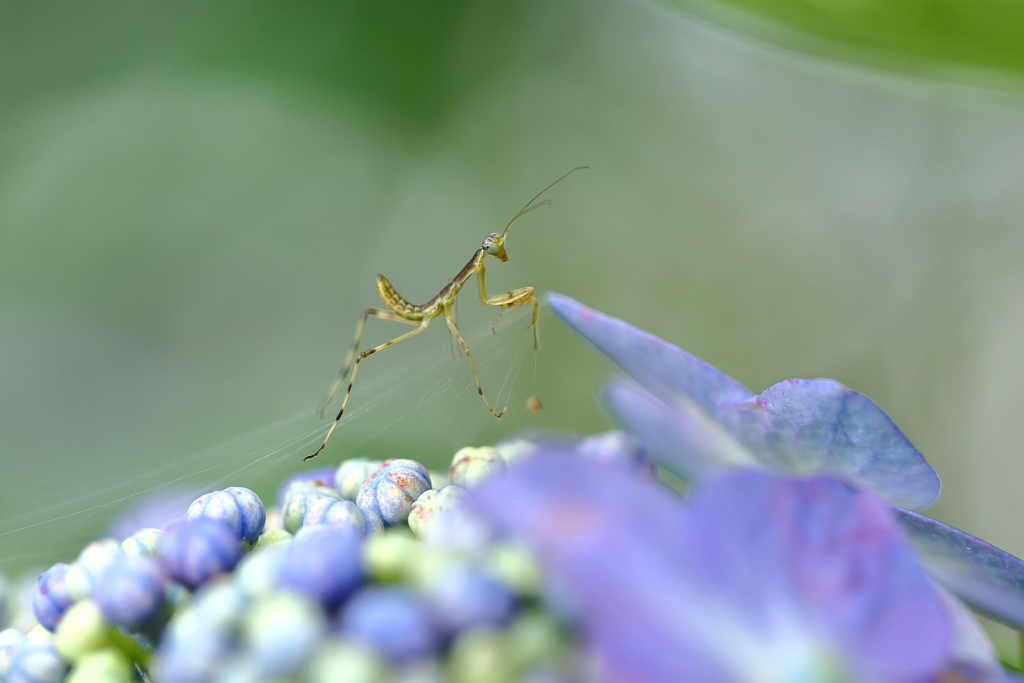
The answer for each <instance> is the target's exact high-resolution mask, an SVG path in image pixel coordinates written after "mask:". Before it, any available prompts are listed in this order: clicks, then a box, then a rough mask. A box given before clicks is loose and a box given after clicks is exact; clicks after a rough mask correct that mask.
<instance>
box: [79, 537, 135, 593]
mask: <svg viewBox="0 0 1024 683" xmlns="http://www.w3.org/2000/svg"><path fill="white" fill-rule="evenodd" d="M123 557H124V551H123V550H121V544H120V543H118V542H117V541H115V540H114V539H112V538H104V539H100V540H98V541H93V542H92V543H90V544H89V545H87V546H85V549H83V550H82V552H81V553H79V555H78V559H76V560H75V561H74V563H73V564H72V565H71V566H70V567H69V568H68V575H67V578H66V579H65V584H66V586H67V591H68V595H69V596H71V598H72V599H73V600H81V599H82V598H87V597H89V596H90V595H92V589H93V587H94V586H95V585H96V582H98V581H99V580H100V577H101V576H102V575H103V572H105V571H106V570H107V567H109V566H110V565H112V564H113V563H114V562H117V561H118V560H120V559H122V558H123Z"/></svg>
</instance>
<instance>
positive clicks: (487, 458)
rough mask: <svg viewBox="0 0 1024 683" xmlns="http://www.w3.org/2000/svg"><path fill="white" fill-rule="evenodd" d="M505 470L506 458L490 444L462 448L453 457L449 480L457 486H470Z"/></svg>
mask: <svg viewBox="0 0 1024 683" xmlns="http://www.w3.org/2000/svg"><path fill="white" fill-rule="evenodd" d="M504 471H505V460H504V459H503V458H502V457H501V455H499V454H498V451H497V450H496V449H494V448H492V447H490V446H483V447H481V448H473V447H472V446H467V447H466V448H461V449H459V451H458V452H457V453H456V454H455V457H454V458H452V466H451V467H449V468H448V480H449V481H450V482H451V483H452V484H454V485H455V486H462V487H464V488H470V487H472V486H476V485H477V484H479V483H480V482H481V481H483V480H484V479H486V478H487V477H489V476H491V475H492V474H496V473H498V472H504Z"/></svg>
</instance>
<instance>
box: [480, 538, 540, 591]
mask: <svg viewBox="0 0 1024 683" xmlns="http://www.w3.org/2000/svg"><path fill="white" fill-rule="evenodd" d="M486 568H487V572H488V573H489V574H490V575H491V576H493V577H494V578H496V579H497V580H498V581H500V582H501V583H502V584H504V585H505V586H507V587H508V588H509V590H512V591H513V592H515V593H518V594H519V595H537V594H538V593H539V592H540V590H541V585H542V583H543V576H542V574H541V569H540V565H539V564H538V563H537V559H536V558H535V557H534V556H533V555H532V554H531V553H530V551H528V550H527V549H526V548H524V547H522V546H520V545H514V544H510V543H498V544H495V545H494V546H492V548H491V552H490V553H489V555H488V557H487V562H486Z"/></svg>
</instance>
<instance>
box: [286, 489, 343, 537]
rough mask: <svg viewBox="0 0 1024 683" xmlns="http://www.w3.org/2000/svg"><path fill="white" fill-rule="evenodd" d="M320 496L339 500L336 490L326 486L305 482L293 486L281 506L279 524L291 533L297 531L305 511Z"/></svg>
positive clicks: (304, 516) (300, 526)
mask: <svg viewBox="0 0 1024 683" xmlns="http://www.w3.org/2000/svg"><path fill="white" fill-rule="evenodd" d="M321 498H331V499H333V500H340V497H339V496H338V492H337V491H335V490H334V489H332V488H328V487H326V486H314V485H309V484H306V485H303V486H298V487H295V488H294V490H292V492H291V493H290V494H289V495H288V498H287V500H285V502H284V506H283V507H282V508H281V526H282V527H283V528H284V530H285V531H287V532H288V533H291V534H294V533H297V532H298V530H299V529H301V528H302V521H303V520H304V519H305V518H306V512H308V511H309V508H310V507H312V506H313V503H315V502H316V501H318V500H320V499H321Z"/></svg>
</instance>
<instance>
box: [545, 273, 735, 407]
mask: <svg viewBox="0 0 1024 683" xmlns="http://www.w3.org/2000/svg"><path fill="white" fill-rule="evenodd" d="M545 300H546V301H547V303H548V305H549V306H551V310H553V311H554V312H555V314H556V315H557V316H558V317H559V318H561V319H562V320H564V321H565V322H566V324H568V325H569V327H571V328H572V329H573V330H575V331H576V333H577V334H579V335H580V336H581V337H583V338H584V339H586V340H587V341H588V342H590V343H591V344H593V345H594V347H595V348H597V350H598V351H600V352H601V353H603V354H604V355H605V356H607V357H608V359H609V360H611V361H612V362H613V363H615V364H616V365H617V366H619V368H620V369H621V370H622V371H623V372H625V373H626V374H627V375H629V376H630V377H632V378H633V379H634V380H635V381H636V382H637V383H639V384H641V385H642V386H644V387H645V388H646V389H648V390H649V391H651V392H653V393H654V394H655V395H656V396H658V397H659V398H661V399H662V400H664V401H666V402H668V403H671V402H672V401H673V400H674V399H675V398H677V397H678V396H680V395H682V396H685V397H686V398H687V399H689V400H690V401H693V402H694V403H696V404H697V406H698V407H699V408H701V409H702V410H704V411H705V412H707V413H709V414H714V412H715V407H716V406H717V405H718V404H720V403H722V402H724V401H742V400H744V399H748V398H750V397H752V396H753V394H752V393H750V391H749V390H748V389H747V388H746V387H744V386H743V385H742V384H740V383H739V382H737V381H736V380H734V379H733V378H732V377H729V376H728V375H726V374H724V373H722V372H720V371H719V370H718V369H716V368H715V367H713V366H711V365H708V364H707V363H705V362H704V361H702V360H701V359H699V358H697V357H696V356H692V355H690V354H688V353H687V352H686V351H683V350H682V349H680V348H679V347H678V346H675V345H673V344H669V343H668V342H666V341H663V340H661V339H658V338H657V337H655V336H654V335H653V334H648V333H647V332H643V331H641V330H638V329H637V328H635V327H633V326H632V325H630V324H628V323H625V322H623V321H621V320H619V319H617V318H613V317H611V316H609V315H605V314H604V313H600V312H598V311H595V310H593V309H590V308H587V307H586V306H584V305H582V304H580V303H579V302H578V301H575V300H573V299H570V298H569V297H567V296H565V295H564V294H555V293H550V294H548V295H547V296H546V297H545Z"/></svg>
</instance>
